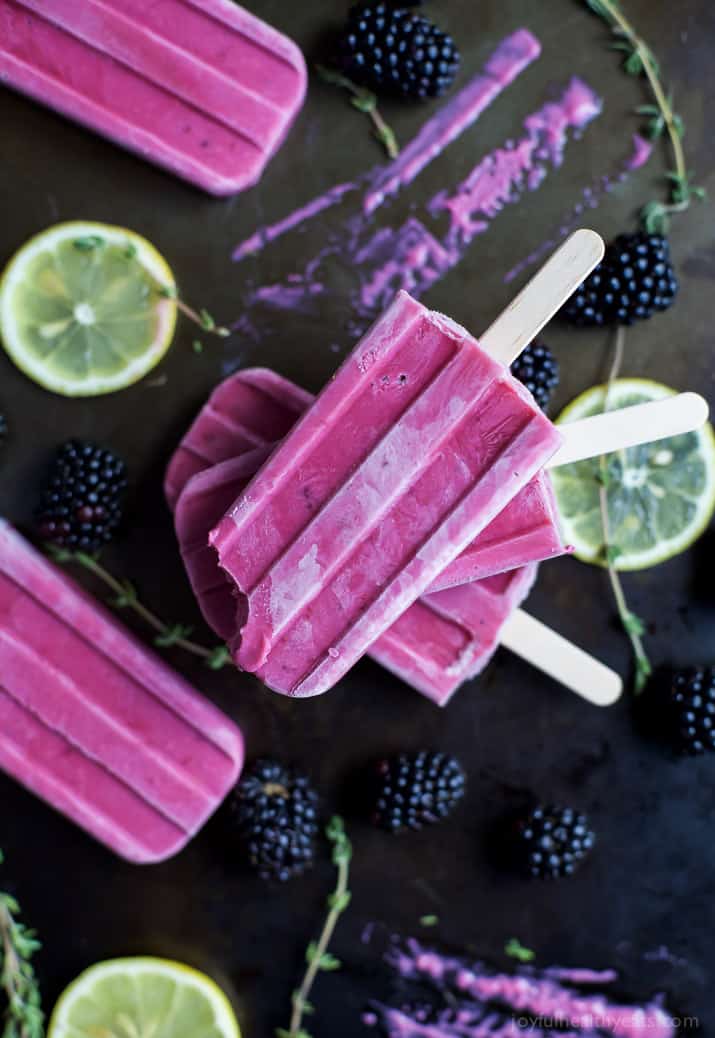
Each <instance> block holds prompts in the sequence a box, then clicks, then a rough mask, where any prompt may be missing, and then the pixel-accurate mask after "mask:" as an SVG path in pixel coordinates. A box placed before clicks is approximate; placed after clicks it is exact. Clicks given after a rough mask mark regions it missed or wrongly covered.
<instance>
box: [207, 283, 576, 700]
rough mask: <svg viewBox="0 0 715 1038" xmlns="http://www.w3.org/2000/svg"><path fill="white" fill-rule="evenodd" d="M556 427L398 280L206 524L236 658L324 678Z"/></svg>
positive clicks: (536, 460)
mask: <svg viewBox="0 0 715 1038" xmlns="http://www.w3.org/2000/svg"><path fill="white" fill-rule="evenodd" d="M560 442H561V436H560V434H559V432H558V430H557V429H556V428H555V427H554V426H553V425H552V424H551V423H550V422H549V421H548V419H546V418H545V416H544V415H543V414H542V413H541V412H540V411H539V409H538V408H537V407H536V405H535V403H534V401H533V399H532V398H531V396H530V395H529V394H528V393H527V392H526V391H525V390H524V387H523V386H521V384H520V383H518V382H517V381H516V380H515V379H514V378H512V376H511V375H510V374H509V373H508V371H507V370H506V369H505V368H504V367H503V366H502V365H501V364H500V363H499V362H498V361H495V360H493V359H492V358H491V357H490V356H488V355H487V354H486V353H484V352H483V351H482V350H481V349H480V347H479V345H478V344H477V342H476V340H475V339H474V338H473V337H472V336H471V335H469V333H468V332H466V331H465V329H463V328H461V327H460V326H459V325H457V324H456V323H455V322H453V321H451V320H450V319H449V318H446V317H444V316H443V315H441V314H437V313H434V312H432V311H429V310H427V309H426V308H425V307H424V306H422V305H421V304H420V303H418V302H417V301H416V300H414V299H412V298H411V297H410V296H409V295H408V294H407V293H406V292H400V293H398V295H397V297H396V299H395V301H394V303H393V304H392V306H391V307H389V308H388V310H387V311H386V313H385V314H384V315H383V316H382V317H381V318H380V319H379V320H378V321H377V322H376V323H375V324H374V325H373V327H372V328H371V329H370V330H369V331H368V333H367V334H366V335H365V336H364V337H363V338H362V339H361V341H360V342H359V343H358V345H357V346H356V347H355V349H354V350H353V352H352V353H351V354H350V355H349V357H348V358H347V360H346V361H345V363H344V364H343V365H342V366H341V368H340V369H339V370H338V372H337V373H336V374H335V376H334V377H333V378H332V380H331V381H330V382H329V383H328V385H327V386H326V387H325V389H324V390H323V391H322V393H321V394H320V395H319V396H318V397H317V399H316V401H315V403H314V404H313V405H312V406H311V407H310V408H309V410H308V411H307V412H306V413H305V415H304V416H303V417H302V418H301V419H300V420H299V421H298V423H297V424H296V425H295V426H294V428H293V429H292V431H291V432H290V433H289V434H288V435H287V436H286V438H285V439H284V440H283V441H282V443H281V444H280V445H279V446H278V447H277V449H276V450H275V451H274V452H273V453H272V454H271V456H270V457H269V459H268V461H267V462H266V463H265V464H264V466H263V468H262V469H261V470H260V471H259V473H258V474H257V475H256V477H255V478H254V480H253V481H252V482H251V484H250V486H249V488H247V490H246V491H244V492H243V494H242V495H241V496H240V497H239V499H238V500H237V501H236V502H235V504H234V506H233V507H232V509H231V510H230V512H229V513H228V514H227V515H226V516H225V517H224V519H222V520H221V522H220V523H219V524H218V525H217V527H216V528H215V529H214V530H213V531H212V533H211V537H210V540H211V543H212V544H213V546H214V547H215V548H216V550H217V552H218V556H219V562H220V564H221V566H222V567H223V568H224V570H225V571H226V573H227V574H228V575H229V576H230V578H231V579H232V580H233V582H234V584H235V586H236V591H237V629H238V634H237V636H236V637H235V638H234V640H233V642H232V651H233V654H234V659H235V660H236V662H237V664H238V666H239V667H241V669H243V670H248V671H251V672H254V673H256V674H257V675H258V676H259V677H260V678H261V680H263V681H264V683H265V684H267V685H268V686H269V687H270V688H273V689H274V690H276V691H279V692H282V693H284V694H288V695H293V696H311V695H318V694H320V693H321V692H325V691H327V689H329V688H330V687H332V686H333V685H334V684H335V682H336V681H338V680H339V678H340V677H341V676H342V675H343V674H344V673H345V672H346V671H347V670H348V669H349V668H350V667H351V666H352V665H353V664H354V663H355V662H356V661H357V660H358V659H359V658H360V657H361V656H362V655H363V654H364V652H365V651H366V650H367V649H368V647H369V646H370V645H371V644H372V642H374V641H376V639H377V638H379V637H380V635H381V634H382V633H383V631H385V630H386V629H387V628H388V627H389V626H390V625H391V624H392V623H393V622H394V621H395V620H396V619H397V618H398V616H400V615H401V614H402V613H403V612H404V611H405V609H407V608H408V607H409V606H410V605H411V604H412V602H414V601H415V599H416V598H418V597H419V596H420V595H421V594H423V593H424V592H425V591H426V590H427V588H429V587H430V585H431V584H432V583H433V581H434V580H435V578H436V577H437V575H438V574H439V573H440V572H441V571H442V570H443V569H444V568H445V566H447V565H448V564H449V563H451V562H452V561H453V560H454V559H455V558H456V556H457V555H459V554H460V552H461V551H463V550H464V548H465V547H466V546H467V545H468V544H469V543H470V542H471V541H472V540H473V538H474V537H475V536H476V534H478V533H479V532H481V530H483V529H484V528H485V527H486V526H487V525H488V523H490V522H491V521H492V520H493V519H494V518H495V517H496V515H498V514H499V512H500V511H501V510H502V509H503V508H504V507H505V506H506V505H507V504H508V502H509V501H510V500H511V499H512V498H513V497H514V495H515V494H516V493H518V491H519V490H521V489H522V488H523V487H524V486H525V485H526V484H527V483H528V482H529V480H530V479H532V478H533V476H535V475H536V474H537V472H539V471H540V469H541V468H543V466H544V465H545V463H546V461H547V460H548V458H549V457H550V456H551V454H553V453H554V452H555V451H556V449H557V448H558V446H559V444H560Z"/></svg>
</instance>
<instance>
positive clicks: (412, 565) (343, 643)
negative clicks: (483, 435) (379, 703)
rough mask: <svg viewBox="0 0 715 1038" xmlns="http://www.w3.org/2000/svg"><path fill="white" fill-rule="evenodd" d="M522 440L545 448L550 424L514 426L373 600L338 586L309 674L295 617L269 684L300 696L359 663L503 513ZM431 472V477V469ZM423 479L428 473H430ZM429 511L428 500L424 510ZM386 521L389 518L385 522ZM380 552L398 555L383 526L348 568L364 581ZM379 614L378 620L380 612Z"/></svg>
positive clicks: (268, 670)
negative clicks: (502, 494)
mask: <svg viewBox="0 0 715 1038" xmlns="http://www.w3.org/2000/svg"><path fill="white" fill-rule="evenodd" d="M491 446H494V444H492V445H491ZM517 446H518V447H519V448H520V449H521V448H523V449H524V450H525V451H527V452H528V451H529V450H531V451H536V452H537V453H538V451H539V447H540V446H543V428H542V427H541V425H540V423H539V422H538V420H536V421H535V420H532V421H530V422H529V423H528V424H527V425H526V426H522V427H521V428H519V429H517V430H512V432H511V434H510V435H509V438H508V440H507V441H506V442H502V444H501V449H500V451H499V454H498V456H494V455H491V457H490V459H489V461H488V462H486V465H487V466H488V467H486V468H485V470H484V471H483V472H482V473H481V475H479V476H478V477H475V476H474V474H472V482H471V486H470V487H464V488H463V492H462V493H461V494H460V495H459V496H458V497H457V500H456V502H455V503H454V504H453V507H452V509H451V511H450V512H449V514H448V515H447V516H446V517H445V516H444V515H443V516H442V517H441V519H440V518H436V519H435V521H434V525H433V526H432V528H430V530H429V531H428V533H427V534H426V536H425V537H424V539H423V540H422V541H421V543H419V544H418V545H416V546H415V547H414V549H413V550H410V551H407V552H405V551H403V554H402V559H401V560H400V559H397V558H395V559H394V561H393V566H394V569H393V570H392V572H388V574H387V576H386V578H385V579H384V580H383V581H380V582H379V583H380V590H379V593H378V594H376V595H375V596H374V597H373V598H371V599H369V600H368V601H362V600H361V599H360V598H359V596H358V595H357V594H356V589H355V588H354V586H349V587H347V588H345V587H343V588H341V589H340V590H339V591H338V593H337V595H336V599H337V601H336V602H334V605H335V606H336V608H335V610H334V611H333V612H332V613H331V614H330V615H329V616H328V618H327V619H328V623H329V624H330V626H331V637H330V638H328V639H327V644H325V642H326V639H325V638H324V637H323V639H322V644H321V643H318V642H317V640H316V639H315V636H314V634H313V632H312V630H311V632H310V635H311V644H312V645H313V647H314V649H315V650H317V651H316V657H318V658H317V659H316V662H315V664H314V665H313V666H311V667H310V668H309V669H306V670H305V671H304V672H302V673H301V672H298V671H297V668H296V667H295V664H296V663H297V662H298V661H299V660H300V650H301V649H302V648H303V649H304V643H305V635H306V631H305V629H301V626H300V625H298V624H293V626H292V627H291V629H290V631H289V632H288V634H287V635H283V637H282V638H281V643H280V659H281V663H280V664H279V666H278V667H275V666H274V665H273V664H272V661H271V659H270V657H268V660H267V665H266V666H261V668H260V669H259V670H258V671H257V673H258V674H259V676H260V677H261V678H262V680H263V681H265V683H266V684H267V685H268V686H269V687H270V688H273V687H276V688H277V689H278V690H283V689H285V688H286V687H287V688H288V689H289V694H291V695H294V696H306V695H308V696H309V695H318V694H320V693H321V692H323V691H327V689H328V688H330V687H332V685H333V684H334V683H335V681H336V680H337V677H334V676H333V675H334V674H336V673H338V674H342V673H343V672H344V671H345V670H346V669H348V668H349V667H350V666H352V665H353V663H355V662H356V661H357V660H358V659H359V658H360V657H361V655H363V653H364V652H365V643H366V642H367V644H368V645H369V644H371V643H372V642H373V641H375V639H377V638H378V637H379V636H380V635H381V634H382V632H383V631H384V630H385V629H386V627H388V626H389V625H390V624H392V623H394V621H395V620H396V619H397V618H398V617H399V616H400V615H401V614H402V613H403V612H404V611H405V610H406V609H407V608H408V607H409V606H410V605H411V604H412V602H414V600H415V597H416V595H415V588H416V587H417V588H419V591H418V594H421V593H422V592H423V591H424V590H426V588H427V587H428V586H430V585H431V584H432V583H433V582H434V580H435V578H436V577H437V575H438V574H439V573H440V572H442V570H443V569H444V568H445V566H446V565H447V562H448V561H449V560H451V559H452V558H454V555H455V552H457V553H459V552H461V551H463V550H464V547H465V546H466V545H467V544H468V543H469V542H470V541H471V539H472V537H473V536H474V533H475V531H476V530H477V528H479V529H483V528H484V526H485V525H486V524H487V523H489V522H490V521H491V520H492V519H493V518H494V516H495V515H496V514H498V511H499V510H500V507H501V506H500V503H498V501H497V492H498V490H499V488H503V487H505V486H508V485H509V482H510V480H513V479H514V476H515V475H519V474H518V473H516V474H515V472H514V469H513V461H512V460H511V458H510V457H509V456H508V455H509V449H510V448H514V447H517ZM437 464H439V463H437ZM537 468H538V462H537V464H536V465H529V466H528V468H526V469H525V470H524V469H522V476H523V478H526V479H529V478H530V477H531V476H533V475H534V474H535V472H536V471H537ZM426 476H427V477H428V476H429V472H427V473H426ZM423 482H426V480H424V479H423ZM519 485H522V483H521V482H520V483H519ZM416 489H418V485H416ZM418 496H420V503H421V505H423V506H427V505H428V502H427V500H426V498H425V495H418ZM475 506H477V507H478V510H479V520H478V522H475V520H474V514H475ZM427 511H428V509H427V508H426V507H425V512H427ZM384 522H385V518H384V517H383V524H384ZM393 547H394V546H393ZM375 558H378V559H380V560H384V561H385V563H388V562H390V561H392V560H391V559H390V553H389V547H388V546H386V545H384V543H383V542H382V541H381V528H378V530H377V532H376V535H375V536H372V537H369V538H368V539H367V541H364V542H363V543H362V544H361V545H360V548H359V550H358V552H357V554H356V556H354V557H353V558H352V559H351V568H350V571H349V573H348V576H349V578H350V580H351V581H353V580H355V579H356V578H357V579H358V580H359V579H360V575H361V573H362V572H365V571H367V572H369V565H370V562H371V561H372V560H373V559H375ZM405 560H407V561H406V562H405ZM345 584H346V581H345V580H343V585H345ZM340 591H342V592H343V593H342V594H341V593H340ZM346 596H347V602H348V605H349V607H350V609H351V610H353V612H352V614H351V615H350V616H348V617H347V619H346V622H344V624H343V626H342V628H338V624H337V621H338V620H340V619H341V617H342V616H343V615H344V609H343V608H342V607H344V605H345V601H346ZM375 614H377V619H373V616H374V615H375ZM312 616H313V603H311V605H309V606H308V609H307V610H306V622H308V623H309V622H310V621H311V620H312ZM358 620H359V621H360V622H361V624H362V628H361V630H359V631H358V630H356V622H357V621H358ZM321 633H322V632H321ZM239 649H240V647H239ZM338 661H340V663H338Z"/></svg>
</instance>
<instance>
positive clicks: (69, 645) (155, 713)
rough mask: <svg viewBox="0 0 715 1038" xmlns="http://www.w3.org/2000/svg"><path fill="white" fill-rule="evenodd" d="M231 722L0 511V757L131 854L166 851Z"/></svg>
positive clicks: (230, 755)
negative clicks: (115, 618)
mask: <svg viewBox="0 0 715 1038" xmlns="http://www.w3.org/2000/svg"><path fill="white" fill-rule="evenodd" d="M242 763H243V739H242V737H241V733H240V731H239V729H238V728H237V727H236V726H235V725H234V724H233V723H232V722H231V721H230V720H229V719H228V718H227V717H225V716H224V715H223V714H222V713H221V712H220V711H219V710H217V709H216V708H215V707H214V706H213V705H212V704H211V703H209V702H208V701H207V700H205V699H204V698H203V697H202V696H200V695H199V694H198V692H196V691H195V690H194V689H193V688H191V687H190V686H189V685H188V684H187V683H186V682H185V681H184V680H183V679H182V678H180V677H179V676H178V675H177V674H175V673H174V672H173V671H171V670H170V669H169V668H168V667H167V666H165V664H164V663H162V662H161V661H160V660H159V659H158V658H157V657H156V656H154V655H153V654H152V653H151V652H149V651H148V650H147V649H145V648H144V647H143V646H142V645H141V644H140V643H139V642H137V641H135V640H134V638H133V637H132V636H131V635H130V634H129V633H128V632H127V631H125V630H124V629H123V628H122V627H121V626H119V625H118V624H117V623H116V621H115V620H114V619H113V618H112V617H111V616H110V615H109V614H108V613H107V612H105V610H104V609H103V608H102V607H101V606H99V605H98V604H97V603H96V602H95V601H94V600H93V599H91V598H90V597H89V596H88V595H86V594H85V593H84V592H83V591H82V590H81V589H80V588H79V587H77V585H75V584H74V583H73V582H72V581H70V580H68V579H67V577H65V575H64V574H62V573H60V572H59V571H58V570H57V569H56V568H55V567H54V566H53V565H52V564H51V563H50V562H48V561H47V559H45V558H44V557H43V556H42V555H40V554H39V553H38V552H36V551H35V550H34V549H33V548H32V547H31V546H30V545H29V544H28V543H27V542H26V541H25V540H24V539H23V538H22V537H21V536H20V535H19V534H18V533H17V532H16V531H15V530H14V529H13V528H12V527H11V526H10V525H9V524H8V523H7V522H6V521H5V520H2V519H0V768H2V769H3V770H4V771H6V772H7V773H8V774H9V775H11V776H12V777H13V778H15V779H16V780H17V781H18V782H20V783H21V784H22V785H23V786H25V787H26V788H27V789H29V790H31V791H32V792H33V793H35V794H36V795H37V796H39V797H41V798H42V799H43V800H45V801H46V802H47V803H48V804H49V805H51V806H52V807H54V808H55V809H56V810H58V811H60V812H61V813H63V814H64V815H66V816H67V818H69V819H70V820H71V821H73V822H75V823H76V824H77V825H79V826H81V827H82V828H84V829H85V830H86V831H87V832H88V833H90V834H91V835H92V836H94V837H95V838H96V839H98V840H100V841H101V842H102V843H104V844H105V845H106V846H107V847H109V848H110V849H111V850H113V851H115V852H116V853H117V854H118V855H120V856H121V857H123V858H126V859H127V860H128V861H132V862H136V863H150V862H158V861H163V860H164V859H165V858H168V857H170V856H171V855H173V854H176V853H177V852H178V851H179V850H181V848H182V847H184V846H185V845H186V844H187V843H188V842H189V840H190V839H191V838H192V836H193V835H194V834H195V833H196V832H197V831H198V830H199V829H200V828H201V826H202V825H203V824H204V822H205V821H206V820H207V819H208V817H209V816H210V815H211V814H212V813H213V812H214V811H215V810H216V808H217V807H218V806H219V804H220V803H221V801H222V800H223V798H224V796H225V795H226V793H227V792H228V791H229V790H230V789H231V787H232V786H233V785H234V784H235V782H236V781H237V779H238V776H239V774H240V771H241V767H242Z"/></svg>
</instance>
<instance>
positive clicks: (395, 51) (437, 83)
mask: <svg viewBox="0 0 715 1038" xmlns="http://www.w3.org/2000/svg"><path fill="white" fill-rule="evenodd" d="M338 61H339V64H340V66H341V67H342V68H343V69H344V71H345V72H346V74H347V75H348V76H350V78H351V79H353V80H355V82H357V83H362V84H364V85H365V86H369V87H372V88H373V89H374V90H377V91H378V92H380V91H383V92H386V93H391V94H398V95H400V96H402V97H406V98H414V99H417V100H424V99H425V98H428V97H439V96H440V95H441V94H443V93H444V92H445V90H447V89H448V88H449V87H450V86H451V85H452V82H453V80H454V77H455V76H456V74H457V70H458V69H459V51H458V50H457V47H456V46H455V43H454V40H453V39H452V38H451V36H448V35H447V33H445V32H442V30H441V29H438V28H437V26H436V25H433V23H432V22H430V21H429V20H428V19H427V18H423V17H422V16H421V15H417V14H414V13H413V12H411V11H406V10H404V9H402V8H394V7H392V6H391V5H390V4H387V3H377V4H358V5H356V6H355V7H353V8H351V10H350V13H349V15H348V24H347V26H346V28H345V31H344V33H343V35H342V36H341V38H340V41H339V45H338Z"/></svg>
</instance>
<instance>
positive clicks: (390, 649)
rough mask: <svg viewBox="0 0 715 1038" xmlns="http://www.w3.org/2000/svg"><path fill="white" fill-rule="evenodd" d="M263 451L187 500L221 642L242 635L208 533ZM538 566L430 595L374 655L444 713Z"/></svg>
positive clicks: (220, 470) (196, 576) (189, 559)
mask: <svg viewBox="0 0 715 1038" xmlns="http://www.w3.org/2000/svg"><path fill="white" fill-rule="evenodd" d="M269 451H270V448H263V449H261V448H258V449H254V450H251V451H246V452H245V453H244V454H241V455H239V456H238V457H236V458H232V459H230V460H229V461H223V462H219V463H218V464H217V465H213V466H211V468H208V469H205V470H204V471H203V472H199V473H197V474H196V475H195V476H193V477H192V478H191V479H190V480H189V482H188V483H187V484H186V486H185V488H184V490H183V491H182V493H181V495H180V496H179V500H178V502H177V505H176V512H175V524H176V535H177V539H178V541H179V548H180V550H181V556H182V558H183V560H184V565H185V567H186V572H187V574H188V577H189V581H190V583H191V586H192V589H193V591H194V594H195V595H196V600H197V602H198V604H199V607H200V609H201V612H202V613H203V616H204V619H205V620H206V622H207V623H208V624H209V626H210V627H211V628H212V629H213V630H214V631H215V632H216V634H218V635H219V637H221V638H223V639H225V640H226V641H230V640H231V639H232V638H233V637H234V636H235V633H236V601H235V598H234V596H233V593H232V589H231V585H230V582H229V581H228V580H227V579H226V576H225V574H224V573H223V571H222V570H221V569H220V567H219V565H218V563H217V560H216V553H215V552H214V551H213V549H212V548H211V547H210V546H209V543H208V534H209V531H210V530H211V528H212V527H213V526H214V525H215V523H216V522H217V520H218V519H220V518H221V516H222V515H223V514H224V513H225V511H226V509H227V508H228V507H230V505H231V504H232V503H233V501H235V499H236V497H237V496H238V494H239V493H240V492H241V491H242V490H243V488H244V487H245V486H246V484H247V483H248V482H249V481H250V480H251V478H252V477H253V476H254V474H255V472H256V471H257V469H258V468H259V467H260V466H261V465H262V464H263V462H264V461H265V459H266V457H267V455H268V453H269ZM536 570H537V566H536V565H535V564H532V565H530V566H523V567H522V568H521V569H515V570H511V571H510V572H509V573H504V574H498V575H497V576H494V577H489V578H487V579H486V580H481V581H473V582H472V583H470V584H465V585H463V587H461V588H453V589H449V590H447V591H441V592H438V593H436V594H433V595H425V596H424V597H423V598H421V599H419V600H418V601H417V602H415V603H413V605H411V606H410V608H409V609H407V610H406V611H405V613H403V615H402V616H401V617H399V619H398V620H397V621H396V622H395V623H394V624H393V625H392V627H390V628H388V630H387V631H386V632H385V633H384V634H383V635H382V637H380V638H378V640H377V641H376V642H375V643H373V645H371V646H370V649H369V652H368V655H370V656H372V657H373V659H375V660H377V661H378V662H379V663H381V664H382V665H383V666H385V667H386V668H387V669H388V670H390V671H392V672H393V673H394V674H396V675H397V676H398V677H399V678H401V679H402V680H403V681H405V682H406V683H407V684H408V685H410V686H411V687H412V688H414V689H416V690H417V691H418V692H420V693H421V694H422V695H424V696H426V697H427V698H428V699H431V700H432V701H433V702H435V703H437V705H438V706H444V705H445V704H446V703H447V702H448V701H449V699H450V698H451V697H452V695H453V694H454V693H455V692H456V691H457V689H458V688H459V686H460V685H461V684H462V683H463V682H464V681H466V680H468V679H469V678H473V677H476V675H477V674H479V673H481V671H482V670H483V669H484V667H486V665H487V664H488V663H489V661H490V659H491V658H492V656H493V655H494V652H495V651H496V649H497V646H498V644H499V640H500V633H501V628H502V626H503V624H504V623H505V622H506V620H507V619H508V618H509V617H510V616H511V614H512V613H513V612H514V610H515V609H517V608H518V606H519V605H520V604H521V603H522V602H523V601H524V599H525V598H526V596H527V595H528V593H529V591H530V590H531V587H532V585H533V583H534V580H535V578H536Z"/></svg>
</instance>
